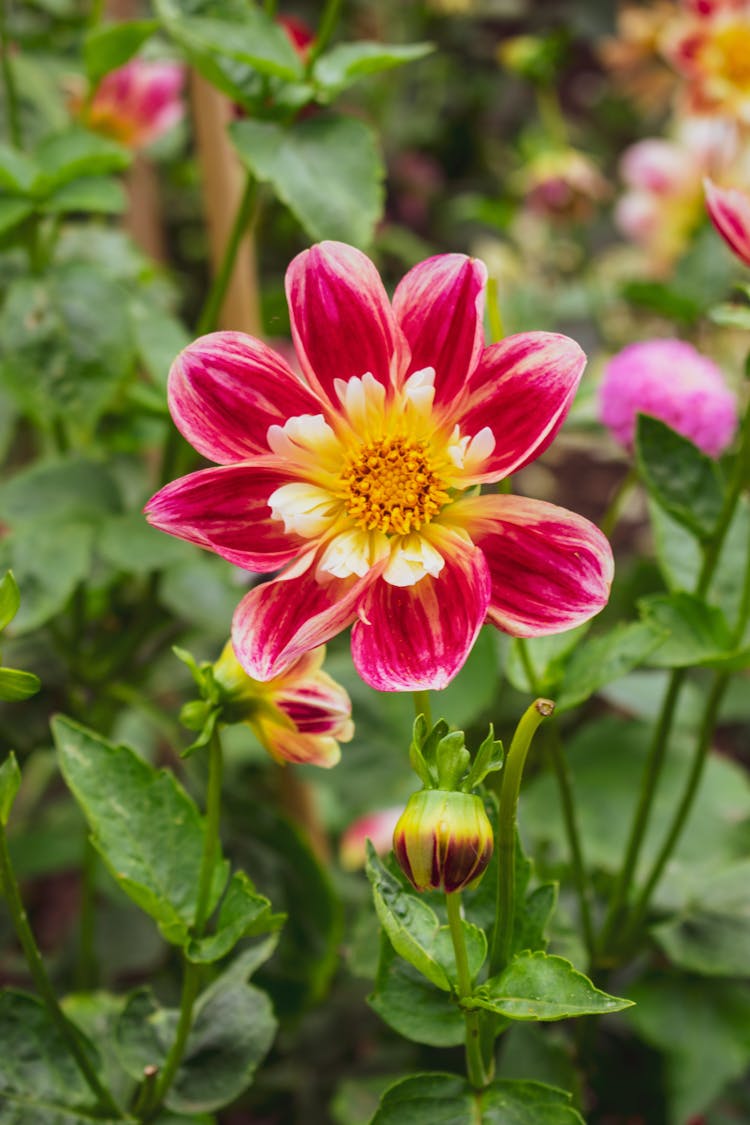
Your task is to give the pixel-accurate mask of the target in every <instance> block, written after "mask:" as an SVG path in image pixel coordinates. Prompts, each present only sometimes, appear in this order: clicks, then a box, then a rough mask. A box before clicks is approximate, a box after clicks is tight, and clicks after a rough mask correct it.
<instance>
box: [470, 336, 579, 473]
mask: <svg viewBox="0 0 750 1125" xmlns="http://www.w3.org/2000/svg"><path fill="white" fill-rule="evenodd" d="M585 365H586V356H585V355H584V353H583V352H582V351H581V349H580V347H579V346H578V344H577V343H576V342H575V340H571V339H570V338H569V337H568V336H561V335H558V334H557V333H555V332H521V333H519V334H518V335H516V336H508V337H506V339H504V340H502V341H501V342H500V343H499V344H493V345H492V347H489V348H487V349H486V350H485V352H484V355H483V356H482V358H481V360H480V362H479V366H478V368H477V370H476V371H475V373H474V375H473V376H472V378H471V381H470V383H469V398H468V401H467V402H466V403H465V405H464V407H463V409H462V412H461V417H460V418H459V419H458V421H459V424H460V427H461V432H462V433H463V434H470V435H477V437H478V438H480V439H481V440H480V441H479V442H478V443H477V446H476V448H474V446H473V443H472V446H470V449H471V453H470V455H469V456H470V457H471V458H472V463H471V465H470V466H467V469H466V475H465V482H464V483H465V484H468V483H478V482H481V481H492V480H499V479H500V478H501V477H505V476H509V475H510V473H514V472H516V471H517V470H518V469H521V468H523V466H524V465H527V464H528V463H529V461H533V460H534V458H535V457H538V456H539V455H540V454H541V453H543V452H544V450H545V449H546V448H547V446H548V445H549V444H550V443H551V441H552V439H553V438H554V437H555V434H556V433H557V431H558V430H559V429H560V426H561V425H562V423H563V421H564V420H565V416H566V415H567V413H568V410H569V409H570V406H571V403H572V401H573V398H574V396H575V393H576V390H577V388H578V384H579V383H580V381H581V376H582V374H583V369H584V367H585ZM488 426H489V428H490V429H491V430H492V434H493V435H494V438H495V446H494V449H491V448H490V446H491V443H490V441H489V437H488V435H487V434H486V433H484V431H485V430H486V428H487V427H488ZM475 440H476V439H475ZM485 451H488V452H487V456H486V459H485V461H484V464H481V463H479V461H477V460H475V455H476V454H478V453H480V452H481V453H484V452H485Z"/></svg>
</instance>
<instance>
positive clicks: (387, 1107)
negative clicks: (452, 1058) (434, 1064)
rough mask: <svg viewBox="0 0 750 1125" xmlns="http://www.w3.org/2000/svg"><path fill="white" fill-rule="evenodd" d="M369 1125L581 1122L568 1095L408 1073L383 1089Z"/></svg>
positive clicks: (530, 1085) (537, 1085)
mask: <svg viewBox="0 0 750 1125" xmlns="http://www.w3.org/2000/svg"><path fill="white" fill-rule="evenodd" d="M372 1125H583V1118H582V1117H581V1116H580V1114H579V1113H578V1112H577V1110H575V1109H574V1108H573V1106H572V1105H571V1104H570V1094H567V1093H565V1091H564V1090H557V1089H555V1087H554V1086H545V1085H543V1084H542V1083H541V1082H523V1081H509V1080H502V1079H501V1080H499V1081H497V1082H493V1083H492V1085H491V1086H488V1087H487V1089H486V1090H483V1091H482V1092H481V1093H477V1092H476V1091H475V1090H472V1089H471V1087H470V1086H469V1084H468V1082H466V1081H465V1080H464V1079H463V1078H459V1077H457V1076H456V1075H454V1074H414V1075H412V1076H410V1077H409V1078H404V1079H402V1080H401V1081H400V1082H397V1083H396V1084H395V1085H394V1086H391V1087H390V1089H389V1090H386V1092H385V1094H383V1097H382V1098H381V1101H380V1107H379V1109H378V1112H377V1113H376V1114H375V1116H374V1118H373V1119H372Z"/></svg>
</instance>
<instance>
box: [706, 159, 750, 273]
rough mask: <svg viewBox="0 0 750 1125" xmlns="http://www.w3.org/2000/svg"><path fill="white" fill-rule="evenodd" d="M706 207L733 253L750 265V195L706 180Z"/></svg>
mask: <svg viewBox="0 0 750 1125" xmlns="http://www.w3.org/2000/svg"><path fill="white" fill-rule="evenodd" d="M705 189H706V208H707V210H708V214H709V217H710V219H711V222H712V223H713V224H714V226H715V227H716V229H717V231H718V232H719V234H720V235H721V237H722V238H723V239H724V241H725V242H726V244H727V246H728V247H729V249H730V250H731V251H732V253H733V254H736V255H737V257H738V258H739V259H740V261H741V262H744V263H745V265H746V266H750V195H748V193H747V192H746V191H739V190H738V189H737V188H720V187H717V186H716V184H714V183H712V182H711V180H708V179H707V180H706V182H705Z"/></svg>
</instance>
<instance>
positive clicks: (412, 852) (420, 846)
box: [393, 789, 494, 894]
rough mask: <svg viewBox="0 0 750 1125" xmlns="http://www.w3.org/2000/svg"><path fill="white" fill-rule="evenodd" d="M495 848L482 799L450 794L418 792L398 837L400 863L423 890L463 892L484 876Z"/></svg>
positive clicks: (400, 824)
mask: <svg viewBox="0 0 750 1125" xmlns="http://www.w3.org/2000/svg"><path fill="white" fill-rule="evenodd" d="M493 846H494V840H493V837H492V826H491V824H490V822H489V819H488V817H487V813H486V812H485V811H484V805H483V804H482V800H481V798H480V797H477V796H475V795H474V794H472V793H449V792H447V791H446V790H444V789H423V790H421V791H420V792H419V793H414V794H413V795H412V796H411V797H410V798H409V802H408V804H407V806H406V808H405V809H404V811H403V813H402V814H401V817H400V818H399V821H398V823H397V824H396V827H395V829H394V832H393V850H394V852H395V854H396V859H397V860H398V862H399V865H400V867H401V870H402V871H403V872H404V874H405V875H406V877H407V879H408V880H409V882H410V883H411V884H412V886H413V887H414V888H415V889H416V890H418V891H426V890H441V891H445V892H446V893H448V894H450V893H452V892H453V891H460V890H462V888H463V887H466V886H468V884H469V883H472V882H473V881H474V880H475V879H478V878H479V876H480V875H481V874H482V872H483V871H484V869H485V868H486V866H487V864H488V863H489V861H490V857H491V856H492V849H493Z"/></svg>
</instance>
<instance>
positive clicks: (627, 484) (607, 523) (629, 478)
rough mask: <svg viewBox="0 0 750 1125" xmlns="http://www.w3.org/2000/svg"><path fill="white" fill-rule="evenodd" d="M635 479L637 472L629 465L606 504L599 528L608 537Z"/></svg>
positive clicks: (615, 525)
mask: <svg viewBox="0 0 750 1125" xmlns="http://www.w3.org/2000/svg"><path fill="white" fill-rule="evenodd" d="M637 481H638V473H637V472H636V470H635V468H634V467H631V468H630V469H628V471H627V473H626V474H625V476H624V477H623V478H622V480H621V481H620V483H619V484H618V486H617V488H616V489H615V491H614V493H613V494H612V499H611V500H610V502H609V504H608V506H607V510H606V511H605V513H604V515H603V516H602V518H601V521H600V523H599V527H600V528H601V530H602V533H603V534H604V535H606V537H607V538H608V539H609V537H610V536H611V535H612V532H613V531H614V530H615V528H616V527H617V525H618V523H619V522H620V516H621V515H622V510H623V508H624V507H625V501H626V500H627V498H628V496H629V495H630V493H631V492H632V491H633V487H634V485H635V484H636V483H637Z"/></svg>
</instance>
